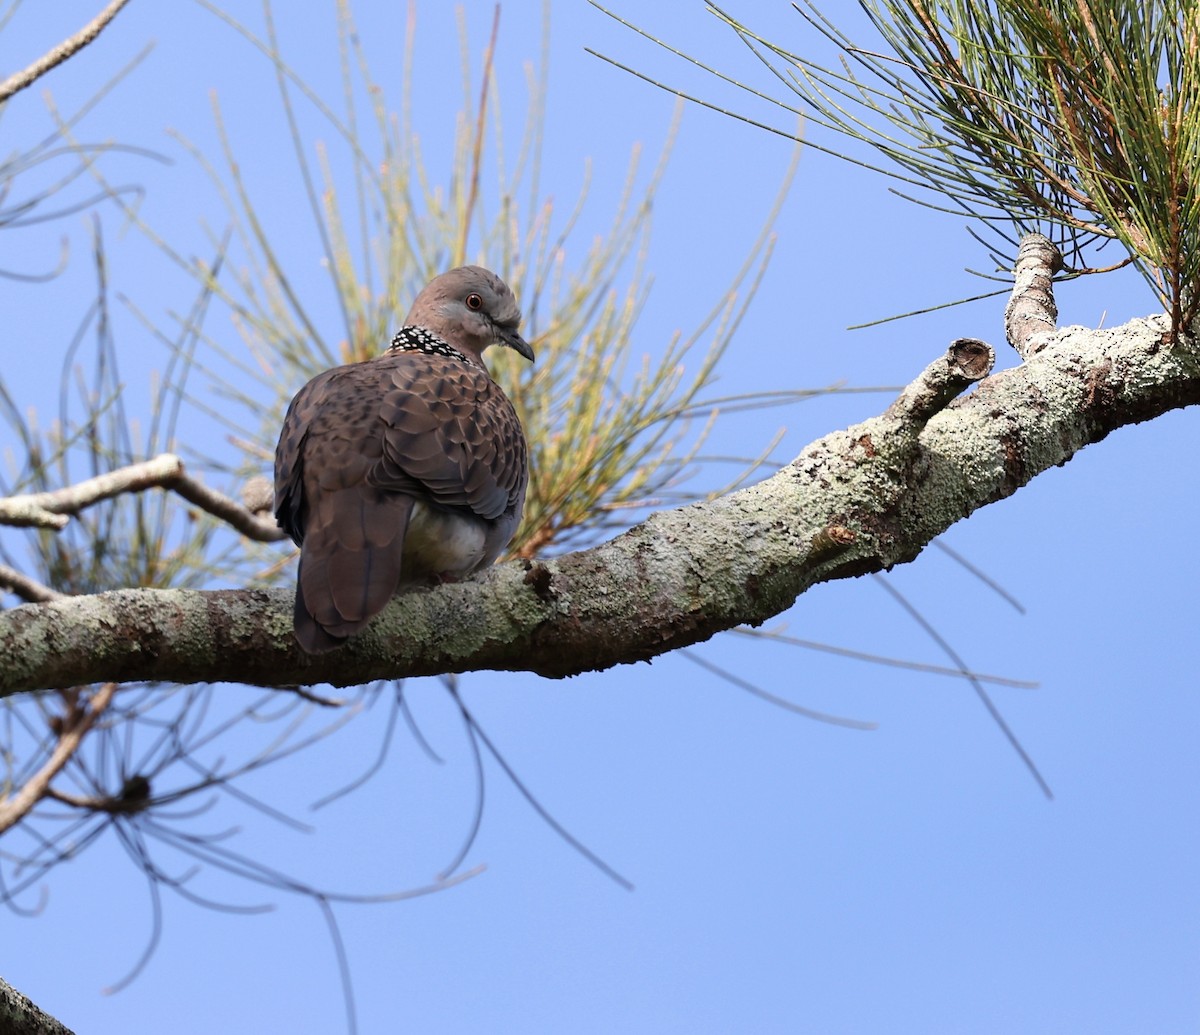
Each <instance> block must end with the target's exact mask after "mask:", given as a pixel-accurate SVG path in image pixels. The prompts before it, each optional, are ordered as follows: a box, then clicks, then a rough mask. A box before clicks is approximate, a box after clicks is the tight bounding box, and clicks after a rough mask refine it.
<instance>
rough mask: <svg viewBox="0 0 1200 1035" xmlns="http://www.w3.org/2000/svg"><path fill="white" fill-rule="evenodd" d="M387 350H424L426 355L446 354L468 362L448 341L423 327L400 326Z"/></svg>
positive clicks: (448, 356)
mask: <svg viewBox="0 0 1200 1035" xmlns="http://www.w3.org/2000/svg"><path fill="white" fill-rule="evenodd" d="M388 351H389V352H424V353H425V354H426V355H427V356H446V357H447V358H449V359H458V360H461V361H462V362H464V363H469V362H470V360H469V359H467V357H466V356H464V355H463V354H462V353H461V352H459V351H458V349H456V348H455V347H454V346H453V345H451V344H449V342H445V341H442V339H441V338H439V337H438V336H437V335H436V334H434V333H433V331H430V330H427V329H426V328H424V327H401V328H400V330H399V331H397V332H396V336H395V337H394V338H393V339H392V344H391V345H390V346H388Z"/></svg>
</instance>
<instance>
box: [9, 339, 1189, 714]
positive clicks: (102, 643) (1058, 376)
mask: <svg viewBox="0 0 1200 1035" xmlns="http://www.w3.org/2000/svg"><path fill="white" fill-rule="evenodd" d="M1168 329H1169V323H1168V321H1167V318H1166V317H1153V318H1150V319H1144V320H1134V321H1132V322H1131V323H1129V324H1126V325H1125V326H1123V327H1117V328H1111V329H1105V330H1088V329H1086V328H1081V327H1073V328H1067V329H1065V330H1062V331H1057V332H1055V333H1053V334H1051V335H1049V337H1047V338H1046V339H1045V340H1044V342H1043V343H1042V344H1043V347H1042V348H1041V350H1040V351H1039V352H1038V353H1037V355H1035V356H1034V357H1033V358H1032V359H1030V360H1029V361H1027V362H1026V363H1024V364H1022V365H1021V366H1019V367H1016V368H1013V369H1010V370H1005V371H1002V372H1000V373H998V374H995V375H994V376H992V377H989V378H987V379H986V380H984V381H982V383H980V384H979V385H978V387H977V388H976V390H975V391H974V392H972V393H971V394H970V395H968V396H966V397H965V398H962V399H958V400H955V401H953V402H951V403H950V404H949V405H946V402H947V400H948V399H949V397H950V396H951V395H953V393H954V392H955V391H958V390H960V389H961V388H962V387H964V386H965V385H966V384H968V383H970V381H971V380H972V378H973V377H978V376H982V375H983V374H984V373H986V370H987V368H988V366H989V362H988V360H989V357H988V354H987V353H988V350H987V347H986V346H984V345H983V344H982V343H980V342H974V341H972V340H969V339H968V340H966V341H965V342H964V341H963V340H960V341H958V342H955V343H954V344H953V345H952V346H951V348H950V351H949V353H948V354H947V355H946V356H945V357H943V358H942V359H940V360H938V361H937V362H936V363H934V364H931V366H930V367H929V368H928V369H927V370H926V371H925V372H924V373H922V375H921V376H920V377H919V378H918V379H917V380H916V381H914V382H913V384H912V385H910V386H909V387H908V388H906V389H905V391H904V392H903V393H902V394H901V396H900V398H899V399H898V400H897V402H896V403H894V404H893V405H892V406H891V407H890V408H889V409H888V410H887V411H886V412H885V413H883V414H882V415H880V416H878V417H874V418H871V419H869V420H866V421H864V422H862V423H861V424H857V425H855V426H853V427H851V428H848V429H846V430H844V431H838V432H834V433H833V434H831V435H827V436H825V437H824V438H822V439H819V440H818V441H816V442H814V443H812V444H811V445H809V446H808V447H807V448H805V450H804V451H803V452H802V453H801V454H800V456H799V457H798V458H797V459H796V460H795V461H793V463H791V464H790V465H788V466H787V467H785V468H784V469H782V470H781V471H779V472H778V473H777V474H775V475H774V476H772V477H771V478H768V479H766V480H765V481H763V482H760V483H759V484H757V485H754V486H751V487H750V488H747V489H743V490H741V491H738V492H735V493H732V494H730V495H728V496H725V497H722V498H720V499H717V500H714V501H712V502H711V503H704V504H693V505H691V506H688V507H684V508H682V509H679V510H670V511H663V512H660V513H657V514H654V515H652V516H651V517H650V518H649V519H648V520H647V521H645V522H644V523H642V524H640V525H637V526H636V527H634V528H632V529H630V530H629V531H628V532H625V533H624V534H622V535H620V536H618V537H617V538H615V539H613V540H611V541H610V542H607V543H604V544H602V545H600V546H597V547H595V548H594V549H590V550H585V551H581V552H579V553H574V554H568V555H566V556H563V557H560V558H556V559H553V560H546V561H533V562H511V563H508V564H503V565H499V566H497V567H495V568H493V569H491V570H490V571H488V572H487V573H485V574H483V575H482V576H480V577H479V578H477V579H475V580H472V581H467V582H462V583H457V584H447V585H442V586H437V587H433V588H431V589H428V590H419V591H415V592H411V593H407V594H404V595H403V596H401V597H398V598H397V599H396V600H395V601H393V602H392V604H391V605H390V606H389V607H388V609H387V610H386V611H385V612H384V613H383V614H382V615H381V616H380V618H379V619H377V620H376V621H375V622H374V623H373V624H372V625H371V627H370V628H368V629H367V630H366V631H365V632H364V633H363V634H362V635H360V636H358V637H356V638H354V639H353V640H351V641H350V642H349V643H348V644H347V645H346V646H345V647H343V648H341V649H339V650H336V651H333V652H331V653H330V654H328V655H323V656H320V657H310V656H307V655H305V654H303V653H302V652H301V651H300V650H299V649H298V648H297V646H296V645H295V643H294V641H293V639H292V618H291V610H292V593H291V591H290V590H218V591H207V592H202V591H183V590H144V589H143V590H118V591H116V592H111V593H103V594H100V595H98V596H86V597H72V598H66V599H62V600H56V601H52V602H49V603H44V604H36V605H25V606H22V607H17V608H15V609H13V610H11V611H8V612H5V613H3V614H0V694H9V693H14V692H19V691H22V690H30V689H36V688H47V687H65V686H75V685H82V684H86V683H91V682H98V681H117V682H124V681H131V680H169V681H172V682H180V683H190V682H198V681H220V680H226V681H234V682H242V683H254V684H258V685H263V686H280V685H287V684H311V683H332V684H334V685H337V686H347V685H354V684H359V683H364V682H367V681H369V680H372V679H381V678H387V679H394V678H400V677H404V676H416V675H430V674H435V673H448V672H462V671H468V670H473V669H505V670H515V671H529V672H535V673H538V674H540V675H544V676H551V677H558V676H567V675H572V674H575V673H579V672H584V671H588V670H595V669H604V668H608V667H610V666H612V665H616V664H620V663H628V662H634V661H641V660H646V659H649V658H652V657H655V656H657V655H659V654H663V653H665V652H667V651H669V650H672V649H674V648H676V647H681V646H685V645H687V644H691V643H696V642H699V641H702V640H706V639H708V638H709V637H711V636H713V635H714V634H716V633H718V632H720V631H722V630H725V629H729V628H731V627H733V626H737V625H741V624H750V625H757V624H759V623H761V622H763V621H765V620H766V619H768V618H770V617H772V616H774V615H777V614H779V613H780V612H782V611H784V610H786V609H787V608H788V607H790V606H791V604H792V603H793V602H794V601H795V599H796V597H797V596H798V595H799V594H800V593H803V592H804V591H805V590H807V589H808V588H809V587H811V586H813V585H816V584H818V583H820V582H826V581H829V580H832V579H839V578H848V577H851V576H856V575H861V574H864V573H866V572H872V571H879V570H882V569H886V568H890V567H892V566H893V565H895V564H900V563H903V562H905V561H910V560H912V559H913V558H915V557H916V556H917V555H918V554H919V553H920V552H921V550H922V549H923V548H924V547H925V546H926V545H927V544H928V543H929V542H930V541H931V540H932V539H933V538H934V537H936V536H937V535H939V534H941V533H942V532H944V531H945V530H946V529H947V528H949V527H950V526H951V525H952V524H954V523H955V522H956V521H958V520H960V519H962V518H964V517H966V516H968V515H969V514H971V513H972V512H973V511H975V510H976V509H978V508H979V507H982V506H985V505H987V504H989V503H994V502H996V501H997V500H1001V499H1004V498H1006V497H1008V496H1010V495H1012V494H1013V493H1014V492H1016V491H1017V490H1018V489H1019V488H1020V487H1021V486H1023V485H1025V484H1026V483H1027V482H1028V481H1029V480H1030V479H1032V478H1033V477H1034V476H1035V475H1037V474H1040V473H1041V472H1042V471H1045V470H1048V469H1050V468H1052V467H1055V466H1058V465H1061V464H1062V463H1064V462H1065V461H1067V460H1069V459H1070V458H1071V457H1072V456H1073V455H1074V454H1075V453H1076V452H1078V450H1080V449H1081V448H1083V447H1084V446H1085V445H1087V444H1089V443H1091V442H1097V441H1099V440H1100V439H1102V438H1104V437H1105V436H1106V435H1107V434H1108V433H1109V432H1111V431H1113V430H1114V429H1116V428H1118V427H1122V426H1123V425H1126V424H1132V423H1136V422H1139V421H1143V420H1149V419H1151V418H1153V417H1156V416H1158V415H1160V414H1162V413H1165V412H1167V411H1168V410H1172V409H1176V408H1178V407H1181V406H1185V405H1188V404H1192V403H1196V402H1198V401H1200V359H1198V357H1197V354H1196V351H1195V349H1194V348H1192V347H1191V346H1190V345H1189V344H1187V343H1188V342H1189V339H1186V338H1183V337H1182V336H1181V343H1180V344H1178V345H1176V346H1175V347H1172V348H1163V347H1162V345H1161V342H1162V335H1163V333H1164V331H1165V330H1168ZM941 406H944V408H939V407H941Z"/></svg>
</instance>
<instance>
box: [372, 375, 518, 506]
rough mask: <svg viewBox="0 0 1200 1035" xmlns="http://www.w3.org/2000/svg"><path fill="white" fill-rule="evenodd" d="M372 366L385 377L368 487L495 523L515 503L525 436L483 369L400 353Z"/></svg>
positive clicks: (506, 403)
mask: <svg viewBox="0 0 1200 1035" xmlns="http://www.w3.org/2000/svg"><path fill="white" fill-rule="evenodd" d="M374 362H376V363H379V364H381V365H382V364H386V365H387V369H388V372H389V376H388V379H387V382H386V385H385V391H384V393H383V399H382V403H381V405H380V407H379V416H380V418H381V420H382V425H383V428H382V431H383V436H382V456H380V458H379V460H378V461H377V462H376V463H375V464H374V465H373V466H372V467H371V471H370V475H369V480H370V482H371V484H372V485H375V486H378V487H379V488H381V489H386V490H390V491H393V492H407V493H411V494H412V495H414V496H415V497H417V498H418V499H424V500H427V501H429V502H431V503H434V504H436V505H438V506H442V507H452V508H464V509H467V510H470V511H471V512H472V513H474V514H475V515H477V516H478V517H480V518H484V519H486V520H488V521H496V520H498V519H499V518H501V517H502V516H503V515H505V514H506V513H508V512H511V511H512V510H513V509H514V508H515V507H516V506H518V505H519V503H520V501H521V499H522V498H523V496H524V492H525V483H526V480H527V477H528V460H527V457H526V447H525V436H524V433H523V432H522V431H521V422H520V420H519V419H518V418H517V414H516V411H515V410H513V407H512V404H511V403H510V402H509V401H508V399H507V398H506V397H505V395H504V393H503V392H502V391H501V390H500V388H499V386H498V385H497V384H496V383H495V382H494V381H493V380H492V379H491V378H490V377H489V376H488V374H487V371H485V370H483V369H481V368H479V367H476V366H474V365H472V364H469V363H464V362H461V361H459V360H455V359H452V358H449V357H445V356H438V355H428V354H424V353H407V352H400V353H396V354H394V355H390V356H386V357H382V358H381V359H379V360H375V361H374Z"/></svg>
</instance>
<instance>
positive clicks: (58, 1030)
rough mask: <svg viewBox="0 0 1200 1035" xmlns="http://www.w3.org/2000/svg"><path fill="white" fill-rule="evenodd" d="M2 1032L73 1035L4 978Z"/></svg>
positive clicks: (1, 983)
mask: <svg viewBox="0 0 1200 1035" xmlns="http://www.w3.org/2000/svg"><path fill="white" fill-rule="evenodd" d="M0 1031H4V1032H8V1033H11V1035H71V1029H70V1028H68V1027H67V1026H66V1025H64V1024H63V1023H62V1022H61V1021H58V1020H55V1019H54V1018H53V1017H51V1016H50V1015H49V1014H48V1013H43V1012H42V1011H41V1010H39V1009H38V1008H37V1005H36V1004H35V1003H33V1002H32V1001H31V1000H30V999H29V997H28V996H26V995H22V994H21V993H20V992H18V991H17V990H16V989H15V988H13V987H12V985H10V984H9V983H8V982H7V981H5V980H4V979H3V978H0Z"/></svg>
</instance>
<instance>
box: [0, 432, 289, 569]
mask: <svg viewBox="0 0 1200 1035" xmlns="http://www.w3.org/2000/svg"><path fill="white" fill-rule="evenodd" d="M155 487H158V488H163V489H170V490H172V491H173V492H175V493H177V494H178V495H180V496H182V497H183V498H184V499H185V500H187V501H188V502H189V503H192V504H194V505H195V506H197V507H199V508H200V509H201V510H204V511H207V512H208V513H209V514H212V515H213V517H216V518H220V519H221V520H222V521H224V522H225V523H226V524H228V525H230V526H231V527H232V528H234V529H236V530H237V531H238V532H241V533H242V535H244V536H246V537H248V538H250V539H256V540H258V541H259V542H264V543H272V542H277V541H278V540H280V539H285V538H287V537H286V536H285V535H284V534H283V532H281V531H280V529H279V526H278V525H276V524H275V520H274V518H266V517H260V516H259V514H260V513H261V512H262V511H264V510H266V511H269V510H270V503H269V500H268V503H267V505H266V506H265V507H264V506H263V505H262V496H263V493H262V491H261V490H260V488H259V486H258V485H257V484H256V480H255V479H251V481H250V482H249V483H248V484H247V486H246V494H247V497H248V498H247V505H246V506H243V505H242V504H240V503H238V502H237V500H234V499H230V497H228V496H226V495H225V494H224V493H222V492H217V490H216V489H210V488H209V487H208V486H206V485H205V484H204V483H203V482H201V481H197V480H196V479H195V478H193V477H192V476H191V475H189V474H188V473H187V471H186V470H185V468H184V464H183V461H182V460H181V459H180V458H179V457H177V456H176V455H175V454H174V453H160V454H159V455H158V456H156V457H153V458H152V459H150V460H142V461H140V462H138V463H136V464H128V465H127V466H125V467H118V468H117V469H116V470H114V471H108V472H106V473H105V474H100V475H96V477H94V478H88V479H86V480H85V481H82V482H78V483H76V484H75V485H68V486H65V487H64V488H61V489H55V490H54V491H53V492H37V493H29V494H27V495H24V496H9V497H7V498H3V499H0V525H13V526H16V527H29V526H34V527H38V528H51V529H55V530H57V529H61V528H65V527H66V525H67V522H68V520H69V515H72V514H78V513H79V512H80V511H81V510H84V509H85V508H87V507H90V506H93V505H94V504H96V503H100V502H102V501H103V500H107V499H112V498H113V497H114V496H120V495H122V494H123V493H131V492H142V491H144V490H145V489H149V488H155ZM0 581H9V580H7V579H4V578H3V573H2V572H0Z"/></svg>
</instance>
